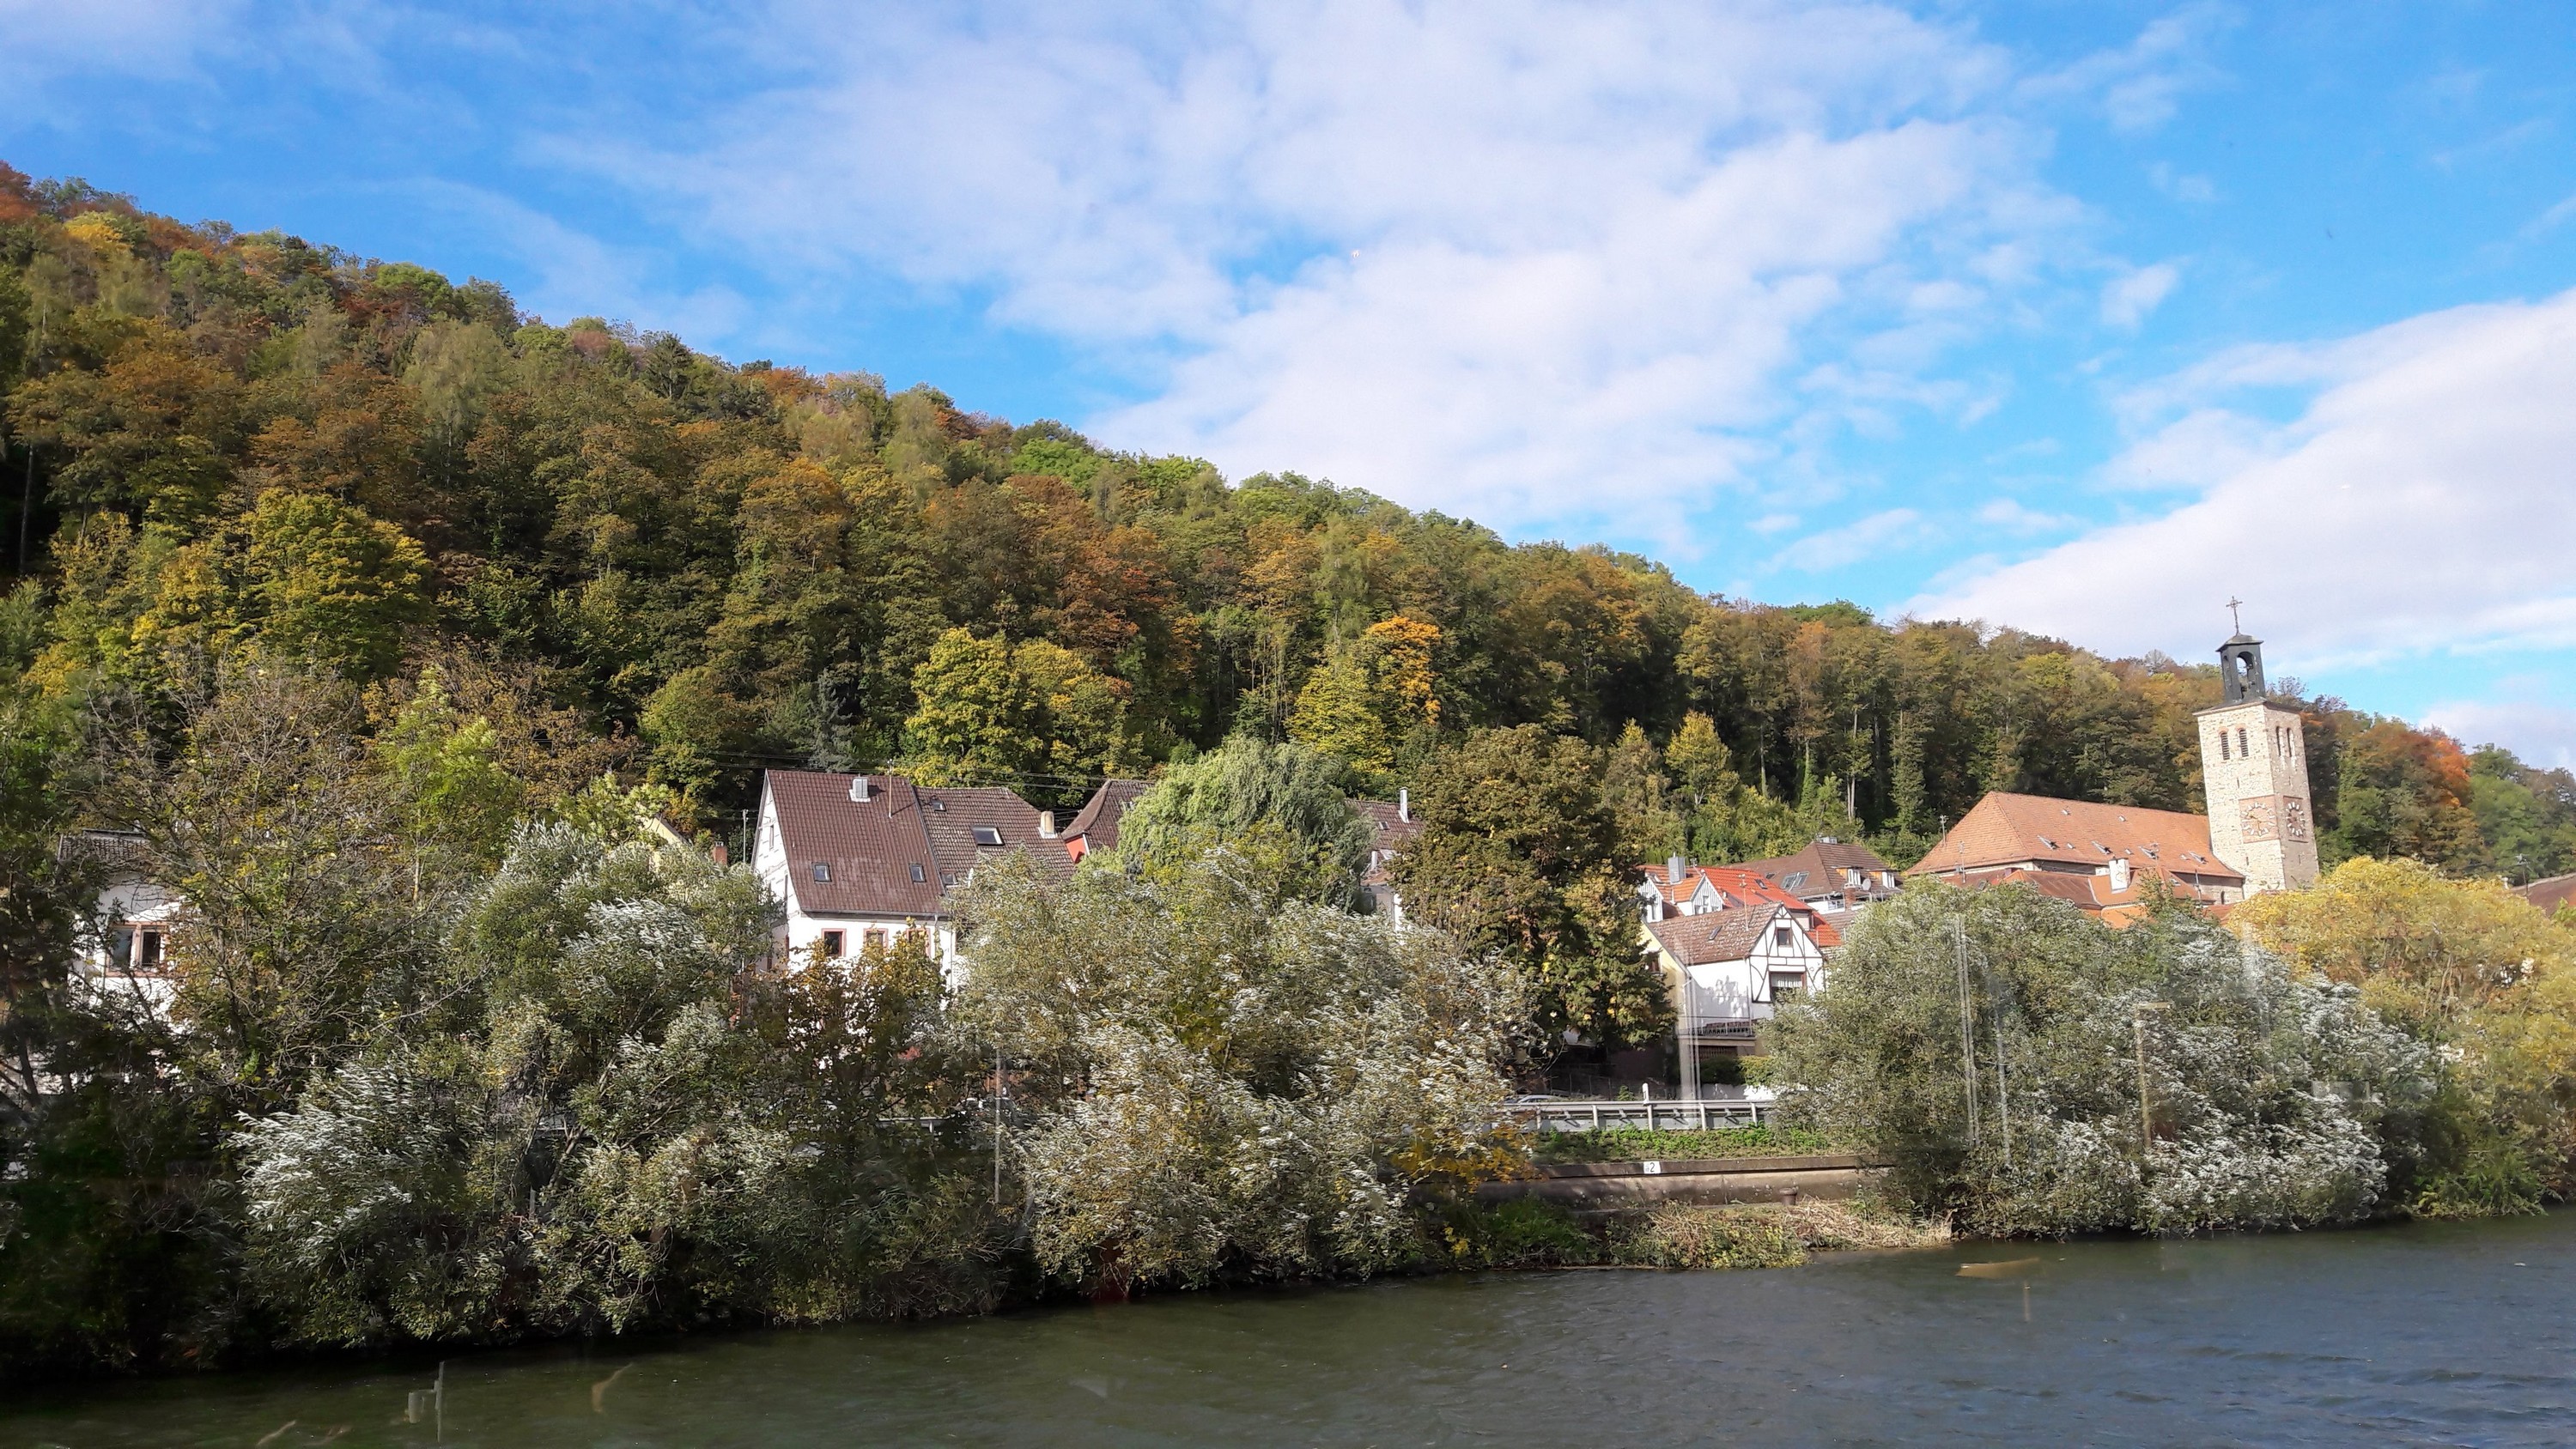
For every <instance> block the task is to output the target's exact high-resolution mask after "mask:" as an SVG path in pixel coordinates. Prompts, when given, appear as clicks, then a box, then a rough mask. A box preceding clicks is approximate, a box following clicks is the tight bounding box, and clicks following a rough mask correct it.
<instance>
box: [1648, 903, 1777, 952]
mask: <svg viewBox="0 0 2576 1449" xmlns="http://www.w3.org/2000/svg"><path fill="white" fill-rule="evenodd" d="M1781 915H1782V908H1781V907H1779V906H1776V905H1762V906H1746V907H1738V908H1737V909H1734V910H1728V911H1708V912H1705V913H1703V914H1701V915H1696V916H1677V917H1674V918H1673V919H1671V920H1668V921H1656V922H1653V923H1651V924H1649V925H1648V926H1647V927H1646V929H1647V930H1649V931H1651V932H1653V933H1654V936H1655V942H1656V944H1658V945H1660V946H1662V947H1663V948H1664V951H1665V953H1666V954H1668V955H1670V956H1671V957H1672V958H1673V959H1674V960H1676V961H1679V962H1680V963H1681V964H1683V965H1685V966H1707V965H1712V964H1714V963H1717V962H1721V961H1742V960H1744V959H1746V958H1747V957H1750V956H1751V955H1752V954H1753V948H1754V947H1755V946H1757V945H1760V944H1761V942H1762V933H1763V932H1764V931H1766V930H1769V929H1770V927H1771V923H1772V922H1773V921H1776V920H1779V919H1780V918H1781Z"/></svg>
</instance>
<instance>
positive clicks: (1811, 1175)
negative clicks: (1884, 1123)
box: [1476, 1154, 1886, 1209]
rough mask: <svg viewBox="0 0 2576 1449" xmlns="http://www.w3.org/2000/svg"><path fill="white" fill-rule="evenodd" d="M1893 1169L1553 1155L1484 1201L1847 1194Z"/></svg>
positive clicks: (1832, 1160)
mask: <svg viewBox="0 0 2576 1449" xmlns="http://www.w3.org/2000/svg"><path fill="white" fill-rule="evenodd" d="M1885 1170H1886V1169H1885V1168H1883V1167H1880V1166H1877V1165H1875V1164H1872V1163H1868V1162H1864V1161H1863V1160H1862V1159H1860V1158H1858V1157H1849V1156H1841V1155H1834V1154H1819V1155H1815V1156H1809V1157H1699V1158H1668V1159H1665V1160H1663V1161H1660V1162H1550V1163H1542V1164H1540V1166H1539V1168H1538V1175H1537V1176H1535V1177H1527V1178H1521V1179H1519V1180H1517V1181H1513V1182H1489V1183H1486V1184H1484V1185H1483V1186H1481V1187H1479V1188H1477V1189H1476V1199H1477V1201H1479V1202H1489V1203H1490V1202H1501V1201H1504V1200H1506V1199H1509V1198H1516V1197H1535V1198H1541V1199H1544V1200H1546V1201H1548V1202H1552V1203H1557V1204H1560V1205H1562V1206H1565V1207H1569V1208H1578V1209H1606V1208H1625V1207H1647V1206H1650V1205H1652V1204H1655V1203H1661V1202H1687V1203H1711V1204H1716V1203H1730V1202H1780V1201H1782V1200H1784V1199H1786V1198H1788V1197H1790V1196H1791V1195H1792V1194H1795V1195H1796V1196H1797V1197H1802V1198H1808V1199H1830V1198H1846V1197H1849V1196H1851V1195H1852V1193H1853V1192H1854V1191H1856V1190H1857V1189H1859V1188H1860V1187H1861V1186H1863V1185H1864V1184H1866V1183H1868V1182H1870V1181H1872V1180H1874V1179H1876V1178H1877V1177H1878V1176H1879V1174H1880V1173H1882V1172H1884V1171H1885Z"/></svg>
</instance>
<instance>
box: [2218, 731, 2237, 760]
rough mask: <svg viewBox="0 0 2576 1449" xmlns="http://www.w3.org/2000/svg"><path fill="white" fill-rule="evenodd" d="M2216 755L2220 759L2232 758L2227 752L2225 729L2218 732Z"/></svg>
mask: <svg viewBox="0 0 2576 1449" xmlns="http://www.w3.org/2000/svg"><path fill="white" fill-rule="evenodd" d="M2218 757H2219V758H2220V759H2222V760H2224V759H2230V758H2233V757H2232V756H2230V755H2229V754H2228V753H2227V731H2225V730H2220V731H2219V732H2218Z"/></svg>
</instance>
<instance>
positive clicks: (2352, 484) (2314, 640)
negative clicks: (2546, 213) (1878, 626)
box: [1912, 292, 2576, 674]
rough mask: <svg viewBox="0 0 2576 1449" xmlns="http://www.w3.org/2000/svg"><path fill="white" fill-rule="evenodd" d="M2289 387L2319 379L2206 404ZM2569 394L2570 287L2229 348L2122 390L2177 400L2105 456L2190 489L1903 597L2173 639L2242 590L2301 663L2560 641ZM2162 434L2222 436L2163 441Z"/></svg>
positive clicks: (2575, 433)
mask: <svg viewBox="0 0 2576 1449" xmlns="http://www.w3.org/2000/svg"><path fill="white" fill-rule="evenodd" d="M2301 384H2304V385H2307V386H2310V387H2313V388H2315V389H2316V391H2315V393H2314V396H2313V397H2312V398H2311V399H2310V400H2309V401H2308V403H2307V405H2306V406H2305V408H2304V410H2303V411H2301V412H2300V413H2299V415H2298V416H2297V417H2296V418H2294V419H2292V420H2291V421H2289V422H2287V423H2280V424H2265V423H2262V422H2260V421H2258V420H2256V419H2254V418H2252V417H2248V416H2243V415H2238V414H2234V413H2229V412H2225V411H2223V409H2222V405H2223V402H2224V400H2225V399H2226V397H2227V395H2228V394H2229V393H2231V392H2232V391H2234V390H2235V389H2238V388H2245V387H2270V388H2277V387H2281V386H2284V385H2301ZM2571 396H2576V292H2570V293H2565V294H2562V295H2560V296H2557V297H2553V298H2551V299H2549V300H2547V301H2544V302H2540V303H2533V304H2509V305H2500V306H2483V307H2463V308H2457V309H2453V310H2449V311H2444V312H2437V313H2432V314H2428V315H2426V316H2422V317H2417V318H2413V319H2410V320H2408V321H2406V322H2403V323H2399V324H2396V325H2394V326H2390V327H2384V328H2380V329H2378V330H2376V331H2373V332H2369V333H2364V334H2361V335H2360V336H2357V337H2354V338H2351V339H2348V340H2346V341H2343V342H2339V343H2335V344H2332V345H2328V346H2320V347H2311V348H2285V347H2265V348H2249V349H2244V350H2241V351H2238V352H2234V353H2229V354H2225V355H2222V356H2220V357H2218V358H2214V359H2212V360H2211V361H2210V362H2208V363H2205V364H2202V365H2201V366H2199V367H2196V368H2193V369H2191V370H2190V371H2188V372H2186V373H2183V374H2180V375H2178V376H2177V377H2175V378H2172V379H2167V380H2166V381H2165V382H2163V383H2161V384H2159V385H2157V386H2155V387H2153V388H2149V389H2144V390H2142V392H2141V398H2140V399H2135V400H2132V401H2131V404H2130V406H2131V407H2132V409H2133V410H2140V411H2144V410H2148V409H2154V408H2162V409H2179V410H2182V411H2183V413H2184V416H2183V418H2182V420H2181V422H2180V423H2178V424H2176V425H2175V428H2174V429H2168V430H2165V431H2162V432H2159V433H2158V434H2156V435H2155V436H2153V437H2150V438H2148V439H2147V440H2146V441H2144V442H2143V443H2141V444H2139V445H2138V447H2136V448H2134V449H2132V450H2131V453H2130V455H2129V457H2128V458H2125V459H2123V460H2121V462H2120V463H2118V464H2115V465H2114V467H2113V468H2112V469H2111V470H2110V471H2111V472H2112V473H2113V474H2114V475H2118V474H2119V473H2121V472H2122V471H2123V470H2128V471H2132V472H2134V471H2136V470H2137V469H2138V467H2139V460H2140V459H2141V458H2143V457H2152V456H2154V455H2155V453H2156V452H2157V450H2159V449H2164V450H2168V451H2178V452H2181V453H2185V454H2194V455H2196V456H2197V457H2198V458H2199V460H2200V463H2201V465H2202V472H2203V473H2204V474H2205V475H2207V476H2206V481H2205V483H2203V485H2202V487H2201V488H2200V491H2199V496H2198V497H2197V498H2195V499H2194V500H2193V501H2191V502H2189V503H2187V504H2185V505H2183V506H2182V507H2180V508H2177V509H2175V510H2174V511H2172V512H2170V513H2167V514H2165V515H2163V516H2161V517H2157V518H2153V519H2148V520H2143V521H2137V522H2130V523H2123V524H2119V525H2116V526H2112V527H2108V528H2103V529H2101V530H2098V531H2096V532H2094V533H2092V534H2089V535H2087V536H2085V537H2083V538H2079V539H2077V540H2075V541H2073V542H2070V543H2067V544H2064V545H2061V546H2059V547H2057V548H2054V549H2051V550H2049V551H2048V552H2046V553H2043V554H2041V555H2039V556H2038V557H2036V558H2032V559H2028V560H2026V561H2023V562H2020V563H2014V564H2010V565H2007V566H2004V567H2001V568H1998V569H1995V570H1993V571H1991V572H1989V573H1986V574H1984V575H1983V576H1981V577H1977V578H1975V579H1973V580H1971V581H1968V582H1966V583H1963V584H1957V585H1953V586H1951V587H1949V588H1947V589H1945V590H1943V591H1942V592H1940V593H1938V594H1936V595H1934V596H1930V597H1927V598H1924V599H1920V600H1917V601H1915V603H1914V604H1913V605H1912V607H1913V608H1914V609H1915V611H1916V612H1918V613H1924V614H1937V615H1942V616H1950V617H1975V618H1986V619H1993V620H1998V621H2010V622H2012V623H2014V624H2017V625H2021V626H2023V627H2028V628H2035V629H2040V630H2044V631H2046V632H2050V633H2055V634H2062V635H2065V636H2067V637H2070V638H2077V639H2082V640H2084V641H2086V642H2087V643H2088V644H2092V645H2094V646H2095V647H2098V648H2108V649H2115V650H2122V651H2137V650H2145V649H2150V648H2163V649H2168V650H2172V649H2175V648H2176V647H2177V645H2188V644H2189V643H2190V642H2191V641H2192V640H2194V639H2196V638H2199V637H2200V636H2201V635H2202V634H2204V633H2207V632H2209V631H2210V630H2211V629H2214V628H2216V627H2219V625H2220V624H2221V622H2222V621H2223V619H2224V614H2223V612H2222V610H2221V607H2220V606H2221V605H2222V604H2223V602H2224V601H2225V600H2226V599H2227V598H2229V597H2230V596H2231V595H2241V596H2242V597H2243V598H2245V599H2246V600H2247V603H2248V610H2247V614H2246V622H2247V624H2248V626H2249V627H2250V628H2252V629H2253V630H2254V632H2256V633H2259V634H2262V635H2264V636H2265V637H2266V638H2268V639H2269V640H2271V641H2273V643H2274V645H2275V650H2276V654H2277V655H2278V657H2279V659H2280V660H2281V661H2282V665H2283V667H2286V668H2289V669H2291V670H2294V671H2295V672H2299V673H2303V674H2304V673H2316V672H2321V671H2323V670H2325V669H2327V668H2330V667H2334V666H2336V665H2338V664H2343V663H2352V662H2359V661H2364V660H2372V659H2385V658H2395V657H2402V656H2406V655H2410V654H2422V653H2426V652H2429V651H2436V650H2440V649H2445V648H2456V649H2482V648H2503V647H2517V648H2531V649H2568V648H2576V479H2571V477H2570V469H2571V467H2576V464H2571V462H2570V460H2571V459H2576V407H2570V406H2569V405H2568V401H2567V400H2568V399H2569V398H2570V397H2571ZM2177 430H2184V431H2190V432H2194V433H2197V434H2198V435H2199V436H2200V437H2202V438H2203V439H2204V440H2206V439H2212V438H2214V439H2219V440H2221V442H2220V443H2219V444H2218V445H2215V446H2211V445H2207V444H2206V443H2204V444H2203V445H2200V446H2197V447H2191V446H2181V445H2178V444H2177V440H2176V439H2177ZM2182 471H2184V472H2186V473H2188V472H2190V471H2191V470H2189V469H2185V470H2182ZM2195 621H2198V622H2195Z"/></svg>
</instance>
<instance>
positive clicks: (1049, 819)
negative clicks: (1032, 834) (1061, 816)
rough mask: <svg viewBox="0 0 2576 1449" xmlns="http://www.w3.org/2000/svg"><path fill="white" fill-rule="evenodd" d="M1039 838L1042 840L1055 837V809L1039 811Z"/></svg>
mask: <svg viewBox="0 0 2576 1449" xmlns="http://www.w3.org/2000/svg"><path fill="white" fill-rule="evenodd" d="M1038 839H1040V840H1053V839H1055V812H1054V811H1052V810H1041V811H1039V812H1038Z"/></svg>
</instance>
